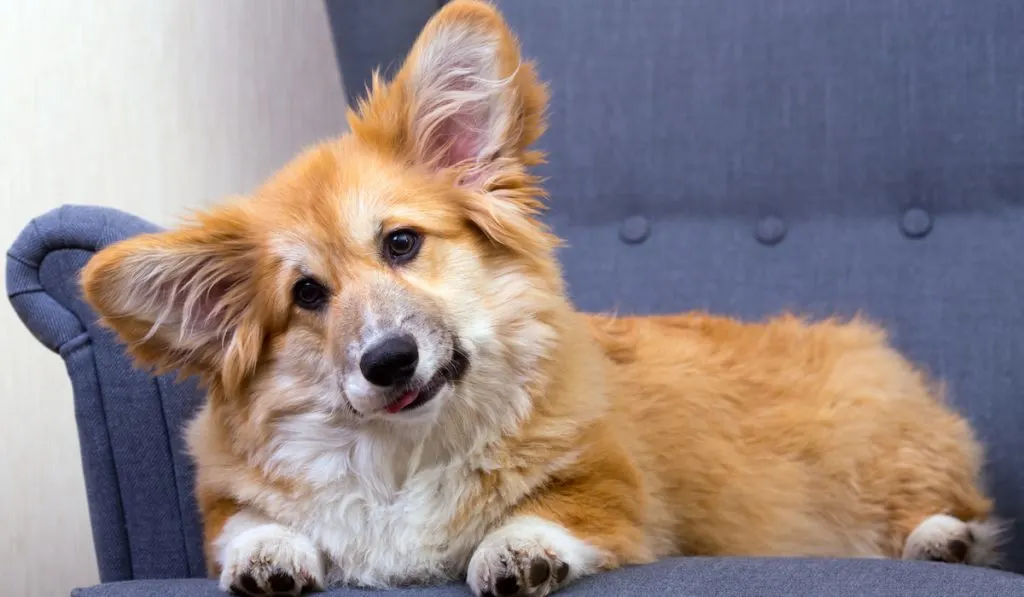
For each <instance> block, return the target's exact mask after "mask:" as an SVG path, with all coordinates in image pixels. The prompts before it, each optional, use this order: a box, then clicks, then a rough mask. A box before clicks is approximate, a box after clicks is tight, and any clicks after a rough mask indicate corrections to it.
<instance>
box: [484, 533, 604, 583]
mask: <svg viewBox="0 0 1024 597" xmlns="http://www.w3.org/2000/svg"><path fill="white" fill-rule="evenodd" d="M600 559H601V558H600V554H599V552H598V551H597V550H596V549H594V548H593V547H591V546H589V545H587V544H586V543H584V542H583V541H580V540H579V539H577V538H576V537H573V536H572V535H571V534H570V533H569V532H568V531H567V530H566V529H565V528H564V527H562V526H560V525H557V524H555V523H552V522H548V521H546V520H543V519H540V518H536V517H526V516H524V517H519V518H516V519H514V520H513V521H512V522H510V523H509V524H507V525H505V526H503V527H502V528H500V529H498V530H497V531H494V532H493V533H491V534H490V535H488V536H487V537H486V538H485V539H484V541H483V543H481V544H480V546H479V547H477V550H476V552H475V553H474V554H473V557H472V558H471V559H470V561H469V570H468V572H467V575H466V582H467V583H468V584H469V587H470V589H472V590H473V593H474V594H476V595H479V596H485V595H493V596H496V597H526V596H529V597H544V596H545V595H549V594H550V593H552V592H554V591H556V590H558V589H560V588H562V587H564V586H565V585H567V584H568V583H569V582H571V581H572V580H574V579H576V578H579V577H580V576H583V575H586V574H592V573H593V572H595V571H596V570H597V568H598V566H599V562H600Z"/></svg>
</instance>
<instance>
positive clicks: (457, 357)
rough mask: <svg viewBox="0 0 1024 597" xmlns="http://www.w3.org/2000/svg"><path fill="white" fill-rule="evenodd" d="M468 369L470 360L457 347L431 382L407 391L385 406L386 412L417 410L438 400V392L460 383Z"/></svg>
mask: <svg viewBox="0 0 1024 597" xmlns="http://www.w3.org/2000/svg"><path fill="white" fill-rule="evenodd" d="M468 368H469V358H467V357H466V353H464V352H463V351H461V350H459V348H458V347H457V346H456V348H455V349H454V350H453V351H452V358H451V359H449V360H448V362H447V363H445V364H444V365H442V366H441V367H440V368H439V369H438V370H437V373H435V374H434V377H432V378H430V381H428V382H427V383H426V384H424V385H421V386H418V387H412V388H409V389H407V390H405V391H404V392H402V394H401V395H399V397H398V398H396V399H395V400H393V401H392V402H390V403H389V404H388V405H387V406H385V407H384V410H385V411H387V412H388V414H392V415H394V414H398V413H400V412H409V411H411V410H415V409H417V408H419V407H421V406H423V405H424V404H426V403H428V402H430V401H431V400H433V399H434V398H436V397H437V394H438V392H440V391H441V388H443V387H444V386H445V385H448V384H455V383H458V382H459V380H461V379H462V378H463V376H465V375H466V370H467V369H468Z"/></svg>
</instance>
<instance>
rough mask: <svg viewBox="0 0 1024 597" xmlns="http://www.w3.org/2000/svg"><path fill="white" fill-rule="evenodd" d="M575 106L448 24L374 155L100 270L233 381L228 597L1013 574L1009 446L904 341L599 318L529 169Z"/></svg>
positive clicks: (286, 185) (317, 163)
mask: <svg viewBox="0 0 1024 597" xmlns="http://www.w3.org/2000/svg"><path fill="white" fill-rule="evenodd" d="M546 97H547V96H546V91H545V87H544V85H543V84H542V83H540V82H539V81H538V80H537V77H536V74H535V71H534V69H533V67H532V66H531V64H530V63H528V62H524V61H522V60H521V58H520V54H519V49H518V46H517V42H516V40H515V38H514V37H513V35H512V33H511V32H510V31H509V29H508V28H507V26H506V25H505V23H504V22H503V20H502V18H501V16H500V15H499V13H498V12H497V11H496V10H495V9H494V8H493V7H491V6H489V5H488V4H485V3H482V2H478V1H467V0H456V1H454V2H450V3H448V4H447V5H446V6H445V7H444V8H443V9H441V10H440V11H439V12H438V13H437V14H436V15H435V17H434V18H433V19H432V20H431V21H430V22H429V23H428V24H427V26H426V27H425V29H424V30H423V32H422V34H421V35H420V37H419V39H418V40H417V42H416V43H415V45H414V47H413V49H412V50H411V52H410V54H409V56H408V58H407V60H406V61H405V63H404V65H403V67H402V68H401V70H400V71H399V72H398V73H397V75H396V76H395V77H394V79H393V80H391V81H387V82H385V81H382V80H379V79H376V80H375V81H374V82H373V85H372V88H371V89H369V90H368V93H367V97H366V99H365V100H364V101H363V102H362V103H361V104H360V105H359V106H358V107H357V108H356V109H355V110H353V111H352V112H351V113H350V115H349V123H350V129H351V132H350V133H348V134H346V135H344V136H343V137H341V138H340V139H337V140H335V141H332V142H329V143H325V144H322V145H320V146H318V147H315V148H313V149H311V150H309V151H307V152H306V153H304V154H303V155H301V156H299V157H298V158H296V159H295V160H294V161H293V162H291V163H290V164H289V165H287V166H286V167H285V168H284V169H283V170H282V171H281V172H280V173H278V174H277V175H276V176H274V177H273V178H272V179H271V180H270V181H269V182H267V183H266V184H265V185H264V186H263V187H262V188H260V189H259V190H258V191H257V192H256V193H255V194H254V195H253V196H252V197H249V198H245V199H239V200H235V201H229V202H225V203H223V204H222V205H220V206H218V207H215V208H213V209H210V210H208V211H205V212H202V213H201V214H199V215H197V216H196V217H195V218H194V220H192V221H190V222H188V223H185V224H183V225H182V226H181V227H179V228H177V229H174V230H171V231H167V232H161V233H157V234H149V235H144V236H139V237H135V238H132V239H129V240H125V241H123V242H120V243H118V244H114V245H112V246H110V247H109V248H107V249H105V250H103V251H101V252H100V253H99V254H97V255H96V256H95V257H94V258H93V259H92V260H91V261H90V263H89V264H88V266H87V267H86V269H85V271H84V273H83V288H84V292H85V295H86V297H87V299H88V301H89V303H90V304H91V305H92V306H93V307H94V308H95V309H96V311H97V312H98V313H99V314H100V316H101V318H102V320H103V321H104V322H105V324H106V325H108V326H109V327H111V328H113V330H115V331H116V333H117V334H118V335H119V337H120V338H121V339H122V340H123V341H124V342H125V343H126V344H127V347H128V350H129V351H130V353H131V354H132V355H133V357H134V358H135V359H137V361H138V362H139V363H141V364H144V365H147V366H153V367H155V368H156V369H158V370H161V371H168V370H179V371H181V372H183V373H185V374H194V375H198V376H199V377H200V378H201V379H202V380H203V381H204V383H205V384H206V387H207V389H208V400H207V402H206V403H205V405H204V407H203V408H202V410H201V412H200V413H199V414H198V416H197V417H196V418H195V420H194V421H192V422H191V424H190V426H189V429H188V442H189V445H190V448H191V451H192V454H193V456H194V458H195V461H196V465H197V494H198V501H199V506H200V509H201V512H202V517H203V520H204V529H205V548H206V554H207V559H208V567H209V570H210V572H211V574H213V575H214V576H216V577H218V578H219V579H220V584H221V587H222V588H223V589H224V590H230V591H234V592H237V593H241V594H247V595H266V594H271V593H273V594H298V593H299V592H301V591H303V590H318V589H322V588H325V587H327V586H330V585H332V584H350V585H358V586H367V587H390V586H395V585H406V584H423V583H441V582H448V581H451V580H455V579H464V580H465V581H466V582H467V583H468V584H469V587H470V588H471V589H472V591H473V592H474V593H475V594H477V595H501V596H511V595H531V596H535V595H547V594H549V593H551V592H552V591H555V590H557V589H560V588H562V587H565V586H566V585H567V584H569V583H572V582H573V581H575V580H576V579H578V578H580V577H582V576H586V575H590V574H594V573H596V572H598V571H602V570H609V569H613V568H616V567H620V566H626V565H633V564H644V563H648V562H653V561H655V560H657V559H659V558H665V557H670V556H679V555H710V556H725V555H751V556H822V557H858V558H905V559H926V560H940V561H945V562H958V563H959V562H963V563H969V564H979V565H985V564H991V563H993V562H994V560H995V557H996V539H997V525H996V524H995V523H994V522H993V521H992V519H991V518H990V512H991V511H992V504H991V502H990V500H989V499H988V498H987V497H986V495H985V494H984V492H983V490H982V489H981V487H980V483H979V474H980V468H981V461H982V451H981V448H980V446H979V444H978V443H977V442H976V440H975V438H974V437H973V434H972V431H971V429H970V428H969V426H968V424H967V423H966V422H965V421H964V419H962V418H961V417H960V416H958V415H957V414H955V413H954V412H953V411H952V410H951V409H950V408H948V407H947V406H946V405H945V404H944V403H943V401H942V400H941V397H940V393H939V392H938V391H937V389H936V388H935V387H933V385H932V384H931V383H930V382H929V381H928V380H927V379H926V377H925V376H924V375H923V374H922V373H921V372H920V371H918V370H916V369H915V368H914V367H913V366H912V365H911V364H910V363H908V361H907V360H905V359H904V358H903V357H902V356H901V355H900V354H898V353H897V352H896V351H895V350H894V349H893V348H891V347H890V346H889V345H888V344H887V342H886V338H885V335H884V333H883V332H882V331H881V330H879V329H878V328H876V327H873V326H872V325H870V324H868V323H866V322H864V321H861V320H853V321H836V320H828V321H821V322H807V321H803V320H800V319H798V318H795V317H790V316H783V317H779V318H776V319H773V320H770V321H767V322H763V323H754V324H746V323H741V322H737V321H734V320H731V319H727V318H722V317H714V316H711V315H706V314H700V313H694V314H685V315H678V316H661V317H637V318H617V317H603V316H596V315H588V314H584V313H580V312H577V311H576V310H575V309H574V308H573V306H572V305H571V304H570V302H569V300H568V299H567V298H566V292H565V289H564V285H563V280H562V277H561V274H560V270H559V265H558V263H557V261H556V260H555V257H554V251H555V249H556V247H557V245H558V239H557V238H556V237H555V236H554V235H553V234H552V233H550V232H549V231H548V230H547V229H546V228H545V227H544V225H543V224H542V223H541V222H540V221H539V219H538V213H539V212H540V210H541V209H542V208H543V203H542V200H543V198H544V193H543V191H542V189H541V188H540V184H539V181H538V179H537V178H536V177H535V176H534V175H533V174H531V166H534V165H535V164H537V163H538V162H539V161H540V160H541V159H542V156H541V155H540V154H539V153H537V152H536V151H534V150H531V144H532V143H533V142H534V141H535V140H536V139H537V138H538V137H539V136H540V135H541V133H542V132H543V129H544V110H545V105H546Z"/></svg>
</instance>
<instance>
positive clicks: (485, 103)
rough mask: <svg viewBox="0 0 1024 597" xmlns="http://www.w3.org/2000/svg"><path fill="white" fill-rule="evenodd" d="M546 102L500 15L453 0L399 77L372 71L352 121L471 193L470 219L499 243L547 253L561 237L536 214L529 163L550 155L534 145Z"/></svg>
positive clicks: (536, 191) (359, 131) (382, 146)
mask: <svg viewBox="0 0 1024 597" xmlns="http://www.w3.org/2000/svg"><path fill="white" fill-rule="evenodd" d="M547 98H548V92H547V88H546V86H545V85H543V84H542V83H541V82H540V81H538V79H537V75H536V72H535V71H534V68H533V65H532V64H531V63H529V62H523V61H522V59H521V57H520V52H519V45H518V42H517V41H516V39H515V37H514V36H513V34H512V32H511V31H510V30H509V28H508V26H507V25H506V24H505V22H504V20H503V19H502V17H501V15H500V14H499V13H498V11H497V10H495V9H494V7H492V6H491V5H489V4H487V3H485V2H481V1H479V0H454V1H453V2H449V3H448V4H446V5H445V6H444V7H443V8H442V9H441V10H440V11H438V13H437V14H436V15H434V17H433V18H432V19H431V20H430V21H429V22H428V23H427V25H426V26H425V27H424V29H423V32H422V33H421V34H420V36H419V38H418V39H417V41H416V43H415V44H414V45H413V48H412V50H411V51H410V52H409V55H408V57H407V58H406V60H405V63H404V64H403V66H402V68H401V69H400V70H399V72H398V74H397V75H396V76H395V78H394V80H393V81H391V82H390V83H385V82H383V81H382V80H381V78H380V77H379V76H378V75H375V76H374V79H373V84H372V87H371V89H369V90H368V97H367V98H366V99H365V100H364V101H362V102H361V103H360V105H359V107H358V110H357V111H356V112H350V114H349V124H350V127H351V129H352V132H353V133H354V134H355V136H357V137H358V138H360V139H362V140H363V141H364V142H366V143H368V144H369V145H371V146H373V147H376V148H377V149H378V150H380V151H382V152H384V153H386V154H390V155H394V156H395V157H397V158H399V159H401V160H402V161H404V162H406V163H408V164H410V165H412V166H414V167H419V168H423V169H425V170H427V171H428V172H431V173H435V174H441V175H444V176H445V177H446V178H449V179H450V180H451V181H452V184H454V185H455V186H457V187H460V188H463V189H465V190H468V191H470V192H472V193H474V196H473V202H472V204H470V205H468V206H467V217H468V218H469V219H470V220H471V221H473V222H474V224H475V225H476V226H477V227H478V228H479V229H480V230H482V231H483V232H484V233H485V234H486V235H487V236H488V237H490V238H491V240H493V241H494V242H496V243H498V244H500V245H503V246H506V247H509V248H511V249H513V250H516V251H517V252H518V251H519V249H520V248H523V247H526V248H528V249H530V251H529V252H541V253H545V254H546V252H547V251H549V250H550V249H551V248H553V246H554V245H555V239H554V237H553V236H551V235H550V234H547V232H546V230H545V229H544V227H543V226H542V225H541V224H540V223H539V222H537V221H536V219H535V216H536V214H537V213H538V212H539V211H540V210H541V209H542V208H543V203H542V201H541V199H542V198H543V191H541V189H540V185H539V181H538V180H537V179H536V177H534V176H533V175H531V174H530V173H529V172H528V168H529V167H530V166H533V165H535V164H538V163H540V162H542V161H543V154H541V153H540V152H538V151H531V150H530V149H529V148H530V145H531V144H532V143H534V142H535V141H536V140H537V139H538V138H539V137H540V135H541V134H542V133H543V132H544V128H545V117H544V116H545V115H544V111H545V109H546V106H547ZM480 194H484V195H486V196H485V197H481V196H480ZM524 234H525V236H523V235H524ZM537 243H539V244H537Z"/></svg>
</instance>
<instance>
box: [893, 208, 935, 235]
mask: <svg viewBox="0 0 1024 597" xmlns="http://www.w3.org/2000/svg"><path fill="white" fill-rule="evenodd" d="M900 230H902V231H903V234H904V235H906V236H907V238H922V237H924V236H927V235H928V233H929V232H931V231H932V215H931V214H930V213H928V212H927V211H925V210H923V209H921V208H920V207H911V208H910V209H908V210H907V211H905V212H903V217H901V218H900Z"/></svg>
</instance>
